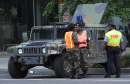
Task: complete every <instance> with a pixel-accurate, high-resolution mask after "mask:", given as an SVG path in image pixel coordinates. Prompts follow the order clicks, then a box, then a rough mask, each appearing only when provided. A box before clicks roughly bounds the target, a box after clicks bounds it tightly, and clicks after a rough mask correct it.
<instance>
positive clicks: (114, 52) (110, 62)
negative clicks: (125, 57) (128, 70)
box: [106, 47, 120, 75]
mask: <svg viewBox="0 0 130 84" xmlns="http://www.w3.org/2000/svg"><path fill="white" fill-rule="evenodd" d="M106 51H107V69H108V70H107V74H108V75H112V74H113V71H115V74H116V75H120V56H119V55H120V48H119V47H108V48H107V49H106Z"/></svg>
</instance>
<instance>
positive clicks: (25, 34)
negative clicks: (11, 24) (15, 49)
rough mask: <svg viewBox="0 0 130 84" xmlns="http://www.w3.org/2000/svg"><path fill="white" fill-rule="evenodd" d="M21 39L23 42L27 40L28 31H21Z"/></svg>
mask: <svg viewBox="0 0 130 84" xmlns="http://www.w3.org/2000/svg"><path fill="white" fill-rule="evenodd" d="M22 40H23V41H24V42H25V41H28V33H27V32H23V33H22Z"/></svg>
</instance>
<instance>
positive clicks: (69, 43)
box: [65, 31, 74, 48]
mask: <svg viewBox="0 0 130 84" xmlns="http://www.w3.org/2000/svg"><path fill="white" fill-rule="evenodd" d="M72 34H73V32H72V31H69V32H66V33H65V44H66V48H74V42H73V39H72Z"/></svg>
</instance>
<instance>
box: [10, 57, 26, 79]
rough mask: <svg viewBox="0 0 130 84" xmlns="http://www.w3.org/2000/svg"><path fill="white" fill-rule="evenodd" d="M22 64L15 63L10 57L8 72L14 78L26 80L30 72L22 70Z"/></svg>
mask: <svg viewBox="0 0 130 84" xmlns="http://www.w3.org/2000/svg"><path fill="white" fill-rule="evenodd" d="M20 69H21V64H19V63H17V62H15V60H14V58H13V57H10V59H9V62H8V72H9V74H10V76H11V77H12V78H24V77H26V75H27V73H28V70H24V71H22V70H20Z"/></svg>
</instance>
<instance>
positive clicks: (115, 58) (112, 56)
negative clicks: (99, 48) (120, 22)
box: [104, 24, 123, 78]
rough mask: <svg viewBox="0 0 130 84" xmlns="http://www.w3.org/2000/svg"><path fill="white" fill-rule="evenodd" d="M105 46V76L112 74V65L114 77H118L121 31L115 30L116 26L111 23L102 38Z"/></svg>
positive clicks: (121, 40)
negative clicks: (114, 71)
mask: <svg viewBox="0 0 130 84" xmlns="http://www.w3.org/2000/svg"><path fill="white" fill-rule="evenodd" d="M104 42H105V48H106V51H107V69H108V70H107V71H108V72H107V73H106V75H105V77H106V78H108V77H111V75H112V70H114V69H113V68H112V66H113V65H114V67H115V70H116V78H119V77H120V56H119V55H120V52H121V49H120V46H121V43H122V42H123V39H122V33H121V32H120V31H117V30H116V26H115V25H113V24H111V25H110V30H109V31H108V32H107V33H106V34H105V38H104Z"/></svg>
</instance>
